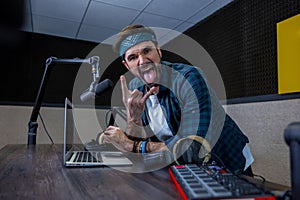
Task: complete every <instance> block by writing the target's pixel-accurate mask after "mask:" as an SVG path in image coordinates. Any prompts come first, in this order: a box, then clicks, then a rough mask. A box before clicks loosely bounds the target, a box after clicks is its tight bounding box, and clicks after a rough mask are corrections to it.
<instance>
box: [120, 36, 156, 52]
mask: <svg viewBox="0 0 300 200" xmlns="http://www.w3.org/2000/svg"><path fill="white" fill-rule="evenodd" d="M144 41H153V42H156V37H155V35H153V34H151V33H148V32H140V33H135V34H133V35H129V36H128V37H127V38H125V39H124V40H123V41H122V42H121V44H120V50H119V53H120V56H123V55H124V54H125V52H126V51H127V50H128V49H129V48H130V47H132V46H134V45H136V44H138V43H141V42H144Z"/></svg>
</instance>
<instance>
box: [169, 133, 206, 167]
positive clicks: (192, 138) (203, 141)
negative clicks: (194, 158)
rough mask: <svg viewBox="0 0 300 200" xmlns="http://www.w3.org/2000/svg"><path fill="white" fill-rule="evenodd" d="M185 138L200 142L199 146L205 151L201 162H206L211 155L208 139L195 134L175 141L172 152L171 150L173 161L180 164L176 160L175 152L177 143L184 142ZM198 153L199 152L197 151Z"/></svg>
mask: <svg viewBox="0 0 300 200" xmlns="http://www.w3.org/2000/svg"><path fill="white" fill-rule="evenodd" d="M187 139H189V140H192V141H196V142H198V143H200V144H201V146H203V147H204V150H205V151H206V152H207V153H206V154H205V156H204V160H203V162H204V163H207V162H208V161H209V159H210V157H211V155H210V152H211V147H210V144H209V143H208V141H207V140H206V139H204V138H203V137H201V136H197V135H189V136H187V137H185V138H181V139H180V140H178V141H177V142H176V143H175V145H174V147H173V152H172V153H173V157H174V161H175V162H176V164H177V165H180V164H179V162H178V161H177V158H176V152H177V148H178V145H179V144H180V143H182V142H184V141H185V140H187ZM198 153H199V152H198Z"/></svg>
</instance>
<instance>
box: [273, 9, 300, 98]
mask: <svg viewBox="0 0 300 200" xmlns="http://www.w3.org/2000/svg"><path fill="white" fill-rule="evenodd" d="M277 55H278V57H277V59H278V94H286V93H293V92H300V14H298V15H296V16H293V17H291V18H288V19H286V20H284V21H281V22H279V23H277Z"/></svg>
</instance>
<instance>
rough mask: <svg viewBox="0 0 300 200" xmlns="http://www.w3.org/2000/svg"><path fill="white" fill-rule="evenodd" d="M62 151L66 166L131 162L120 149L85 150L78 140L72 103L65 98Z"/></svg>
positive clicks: (126, 164)
mask: <svg viewBox="0 0 300 200" xmlns="http://www.w3.org/2000/svg"><path fill="white" fill-rule="evenodd" d="M64 111H65V113H64V152H63V164H64V166H66V167H80V166H82V167H97V166H101V167H104V166H130V165H132V164H133V163H132V162H131V160H129V159H128V158H127V157H126V156H125V155H124V154H123V153H122V152H121V151H87V150H85V149H84V145H83V143H82V142H81V140H80V137H79V134H78V132H77V130H76V127H75V121H74V118H73V104H72V102H71V101H70V100H69V99H68V98H66V99H65V108H64Z"/></svg>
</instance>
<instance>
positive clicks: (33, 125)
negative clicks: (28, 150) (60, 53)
mask: <svg viewBox="0 0 300 200" xmlns="http://www.w3.org/2000/svg"><path fill="white" fill-rule="evenodd" d="M99 60H100V58H99V57H98V56H92V57H90V58H87V59H80V58H72V59H65V58H56V57H50V58H48V59H47V60H46V66H45V70H44V74H43V77H42V80H41V83H40V87H39V90H38V94H37V96H36V99H35V104H34V107H33V110H32V113H31V117H30V120H29V122H28V141H27V144H28V145H31V144H36V135H37V127H38V123H37V118H38V115H39V112H40V108H41V105H42V101H43V97H44V94H45V88H46V85H47V82H48V79H49V77H50V73H51V68H52V66H54V65H53V63H60V64H76V63H87V64H90V65H92V74H93V80H94V81H93V82H95V83H97V81H98V79H99V74H100V73H99Z"/></svg>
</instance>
